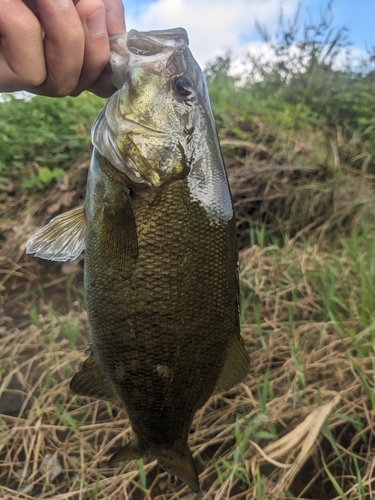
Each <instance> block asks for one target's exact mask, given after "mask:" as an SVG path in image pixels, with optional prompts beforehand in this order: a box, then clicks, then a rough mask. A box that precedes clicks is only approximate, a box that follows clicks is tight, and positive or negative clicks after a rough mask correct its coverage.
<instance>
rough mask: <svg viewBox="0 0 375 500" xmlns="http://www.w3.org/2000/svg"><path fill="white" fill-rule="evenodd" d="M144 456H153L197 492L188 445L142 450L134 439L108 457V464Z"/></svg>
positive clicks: (194, 468)
mask: <svg viewBox="0 0 375 500" xmlns="http://www.w3.org/2000/svg"><path fill="white" fill-rule="evenodd" d="M144 456H155V457H156V458H157V459H158V462H159V464H160V465H161V466H162V467H163V468H164V469H165V470H166V471H167V472H169V473H170V474H172V475H174V476H177V477H178V478H179V479H181V480H182V481H184V482H185V483H186V484H188V485H189V486H190V488H191V489H192V490H193V491H195V492H196V493H198V491H199V479H198V473H197V469H196V466H195V462H194V458H193V455H192V454H191V451H190V449H189V447H188V445H185V446H184V447H178V449H177V448H176V449H164V450H163V449H160V448H153V449H149V450H147V451H142V450H141V449H140V448H139V447H138V443H137V440H136V439H133V440H132V441H130V442H129V443H128V444H127V445H125V446H124V447H123V448H120V449H119V450H118V451H117V452H116V453H115V454H114V455H113V456H112V457H111V459H110V461H109V462H108V465H109V466H110V467H111V466H113V465H116V464H117V463H118V462H123V461H125V460H135V459H138V458H142V457H144Z"/></svg>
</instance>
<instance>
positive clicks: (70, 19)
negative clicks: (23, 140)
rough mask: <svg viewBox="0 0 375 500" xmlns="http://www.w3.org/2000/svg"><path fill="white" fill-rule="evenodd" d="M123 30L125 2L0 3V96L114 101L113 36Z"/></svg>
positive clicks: (41, 0) (57, 0) (44, 0)
mask: <svg viewBox="0 0 375 500" xmlns="http://www.w3.org/2000/svg"><path fill="white" fill-rule="evenodd" d="M123 31H125V21H124V7H123V4H122V1H121V0H78V2H76V4H74V3H73V1H72V0H25V1H22V0H0V92H15V91H18V90H27V91H29V92H32V93H34V94H41V95H46V96H51V97H63V96H66V95H79V94H80V93H81V92H82V91H83V90H86V89H88V90H90V91H91V92H93V93H95V94H97V95H99V96H101V97H109V96H110V95H111V94H112V93H113V92H114V91H115V88H114V87H113V85H112V83H111V82H110V78H109V73H108V69H107V63H108V61H109V36H110V35H114V34H117V33H121V32H123Z"/></svg>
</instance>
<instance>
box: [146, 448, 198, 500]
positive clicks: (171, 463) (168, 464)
mask: <svg viewBox="0 0 375 500" xmlns="http://www.w3.org/2000/svg"><path fill="white" fill-rule="evenodd" d="M156 458H157V459H158V462H159V463H160V465H161V466H162V467H163V468H164V469H165V470H166V471H167V472H169V473H170V474H172V475H174V476H177V477H178V478H179V479H181V480H182V481H184V482H185V483H186V484H188V485H189V486H190V488H191V489H192V490H193V491H195V493H198V491H199V479H198V473H197V468H196V466H195V462H194V458H193V455H192V454H191V451H190V449H189V447H188V445H186V446H185V447H184V448H183V449H181V450H165V451H164V452H163V453H160V455H159V456H157V457H156Z"/></svg>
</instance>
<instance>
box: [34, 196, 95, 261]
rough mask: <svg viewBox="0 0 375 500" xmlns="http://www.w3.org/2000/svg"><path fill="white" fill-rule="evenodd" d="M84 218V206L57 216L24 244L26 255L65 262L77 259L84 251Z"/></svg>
mask: <svg viewBox="0 0 375 500" xmlns="http://www.w3.org/2000/svg"><path fill="white" fill-rule="evenodd" d="M85 240H86V216H85V209H84V206H83V205H81V206H79V207H76V208H73V210H69V212H66V213H65V214H61V215H58V216H57V217H55V218H54V219H52V220H51V221H50V222H49V223H48V224H47V225H46V226H44V227H43V228H42V229H39V231H38V232H36V233H35V234H34V235H33V236H31V238H29V240H28V241H27V243H26V253H31V254H35V257H40V258H42V259H47V260H57V261H62V262H65V261H67V260H74V259H77V257H79V255H80V254H81V253H82V251H83V250H84V249H85Z"/></svg>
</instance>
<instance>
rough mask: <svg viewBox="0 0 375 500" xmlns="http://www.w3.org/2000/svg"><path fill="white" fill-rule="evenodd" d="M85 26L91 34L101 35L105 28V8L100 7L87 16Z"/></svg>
mask: <svg viewBox="0 0 375 500" xmlns="http://www.w3.org/2000/svg"><path fill="white" fill-rule="evenodd" d="M87 28H88V30H89V32H90V33H91V34H92V35H101V34H102V33H104V30H105V10H104V9H100V10H98V11H96V12H95V13H94V14H91V16H90V17H88V18H87Z"/></svg>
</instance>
